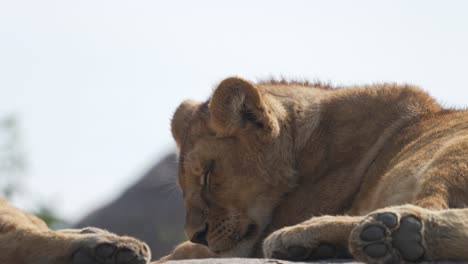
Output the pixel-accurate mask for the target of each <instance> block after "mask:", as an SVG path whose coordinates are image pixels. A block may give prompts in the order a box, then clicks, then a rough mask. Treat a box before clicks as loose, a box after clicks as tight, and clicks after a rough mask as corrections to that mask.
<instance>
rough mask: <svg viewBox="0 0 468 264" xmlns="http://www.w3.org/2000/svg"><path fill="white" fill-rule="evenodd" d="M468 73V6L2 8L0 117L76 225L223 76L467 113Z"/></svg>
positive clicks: (39, 180)
mask: <svg viewBox="0 0 468 264" xmlns="http://www.w3.org/2000/svg"><path fill="white" fill-rule="evenodd" d="M467 64H468V1H463V0H460V1H451V0H448V1H428V0H420V1H414V0H413V1H408V0H400V1H395V0H392V1H375V0H368V1H349V0H343V1H333V0H323V1H305V0H304V1H295V0H288V1H272V0H265V1H247V0H236V1H215V0H214V1H149V0H148V1H139V0H132V1H130V0H128V1H121V0H105V1H104V0H103V1H101V0H97V1H96V0H79V1H70V0H56V1H50V0H41V1H37V0H29V1H21V0H14V1H12V0H0V116H2V115H4V114H7V113H14V114H17V116H18V117H19V118H20V122H21V127H22V137H23V140H24V142H23V143H24V147H25V150H26V152H27V157H28V161H29V168H28V171H27V175H26V177H27V178H26V180H27V181H26V183H27V186H28V188H29V189H32V190H34V192H36V193H37V194H38V196H39V197H41V198H42V199H45V200H50V201H52V202H53V203H54V206H55V208H57V210H59V212H60V213H61V214H62V215H63V216H64V217H66V219H68V220H70V221H75V220H77V219H78V218H79V217H81V216H83V215H84V214H86V213H87V212H89V211H90V210H92V209H93V208H95V207H97V206H99V205H101V204H102V203H104V202H106V201H109V200H110V199H112V198H113V197H115V196H116V195H118V193H119V192H121V191H122V190H123V189H124V188H125V187H126V186H127V185H128V184H130V183H131V182H134V181H136V180H137V179H138V177H139V176H140V175H141V174H142V173H143V172H145V171H146V169H148V167H149V166H150V165H152V164H153V163H154V162H155V161H156V160H157V159H158V158H159V157H161V156H162V155H163V154H165V153H166V152H167V151H168V150H171V149H172V148H173V146H174V144H173V142H172V138H171V135H170V131H169V123H170V118H171V115H172V113H173V111H174V109H175V108H176V107H177V105H178V104H179V103H180V102H181V101H182V100H183V99H185V98H193V99H199V100H204V99H206V98H207V96H208V95H209V93H210V92H211V90H212V89H213V87H214V85H215V84H216V83H217V82H219V81H220V80H221V79H223V78H224V77H226V76H230V75H239V76H242V77H245V78H249V79H251V80H256V79H258V78H266V77H269V76H277V77H278V76H286V77H288V76H289V77H293V78H306V79H321V80H324V81H330V82H332V83H336V84H360V83H372V82H383V81H392V82H406V83H411V84H416V85H419V86H421V87H423V88H424V89H425V90H427V91H429V92H430V93H431V94H432V95H433V96H435V97H436V98H437V99H438V100H439V102H442V103H444V105H446V106H458V107H462V106H466V105H468V102H467V100H466V99H467V98H468V97H467V96H468V78H467V77H468V65H467ZM20 206H26V205H21V204H20ZM26 207H27V206H26Z"/></svg>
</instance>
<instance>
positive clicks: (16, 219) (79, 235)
mask: <svg viewBox="0 0 468 264" xmlns="http://www.w3.org/2000/svg"><path fill="white" fill-rule="evenodd" d="M102 244H114V245H116V247H117V246H119V247H121V248H123V247H127V248H131V249H133V250H135V252H139V254H141V255H145V260H146V262H149V261H150V258H151V254H150V251H149V248H148V246H147V245H146V244H144V243H142V242H140V241H138V240H136V239H134V238H130V237H119V236H116V235H115V234H112V233H109V232H107V231H105V230H101V229H97V228H85V229H80V230H78V229H67V230H60V231H52V230H50V229H49V228H48V227H47V225H46V224H45V223H44V222H43V221H42V220H40V219H39V218H37V217H35V216H34V215H32V214H29V213H26V212H23V211H20V210H18V209H16V208H14V207H12V206H11V205H9V204H8V203H7V202H6V201H4V200H2V199H0V252H1V253H0V263H2V264H72V258H73V254H74V253H76V252H77V250H80V249H85V250H88V249H89V250H90V251H94V250H95V249H96V246H98V245H102ZM75 263H81V262H73V264H75ZM87 263H89V262H87ZM106 263H107V262H106ZM109 263H115V262H109ZM125 263H129V262H125ZM132 263H134V262H132Z"/></svg>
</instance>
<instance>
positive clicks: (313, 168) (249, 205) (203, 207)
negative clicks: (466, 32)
mask: <svg viewBox="0 0 468 264" xmlns="http://www.w3.org/2000/svg"><path fill="white" fill-rule="evenodd" d="M172 133H173V136H174V138H175V140H176V142H177V145H178V147H179V151H180V165H179V174H178V181H179V185H180V187H181V189H182V191H183V193H184V200H185V207H186V210H187V214H186V227H185V231H186V234H187V237H188V238H191V237H192V236H193V235H194V234H195V232H197V231H199V230H201V229H203V227H204V226H205V225H206V224H207V225H208V227H209V228H208V234H207V242H208V247H209V249H210V250H207V249H206V248H205V247H204V246H201V245H194V244H191V243H190V242H187V243H185V244H183V245H181V246H179V247H178V248H177V249H176V250H175V252H174V253H173V254H172V255H170V256H168V257H166V258H165V259H164V260H167V259H180V258H190V257H191V256H192V257H193V256H194V255H197V258H199V257H213V256H231V257H253V256H262V241H263V239H264V238H265V237H266V236H267V235H268V234H270V233H272V232H273V231H274V230H278V229H280V228H283V227H285V226H292V225H296V224H298V223H301V222H303V221H306V220H308V219H310V218H311V217H313V216H321V215H337V216H336V218H334V217H331V216H330V217H331V218H330V217H327V218H326V220H324V221H326V223H331V224H332V226H331V227H330V226H329V225H328V224H327V228H328V229H329V230H335V231H333V232H343V233H342V234H340V235H337V237H342V240H344V241H340V243H343V244H346V243H347V242H348V240H347V239H348V235H349V232H350V230H349V228H340V226H342V225H345V224H344V223H351V222H352V223H353V224H354V223H355V222H356V221H358V220H359V219H360V218H359V217H356V218H340V216H339V215H344V214H347V215H355V216H362V215H365V214H367V213H370V212H372V211H374V210H377V209H379V208H385V207H388V206H393V205H402V204H407V203H410V204H414V205H418V206H420V207H425V208H429V209H432V210H441V209H447V208H463V207H465V206H466V204H467V203H468V191H467V189H466V186H468V165H467V164H468V162H467V161H468V112H467V111H461V110H460V111H456V110H446V109H442V107H441V106H440V105H439V104H438V103H437V102H436V101H435V100H434V99H433V98H432V97H430V96H429V95H428V94H427V93H425V92H424V91H422V90H421V89H419V88H417V87H414V86H410V85H399V84H375V85H366V86H350V87H332V86H329V85H324V84H320V83H316V84H315V83H305V82H288V81H264V82H258V83H252V82H249V81H246V80H243V79H241V78H237V77H233V78H228V79H225V80H224V81H222V82H221V83H220V84H219V85H218V86H217V88H216V89H215V90H214V92H213V95H212V96H211V98H210V99H209V100H208V101H207V102H195V101H185V102H183V103H182V104H181V105H180V106H179V108H178V109H177V110H176V112H175V114H174V117H173V120H172ZM208 162H214V164H215V165H214V169H213V171H212V172H211V175H210V181H211V183H210V186H209V191H208V192H203V193H204V194H203V195H202V189H203V186H202V184H200V183H201V181H200V177H203V175H204V170H205V168H206V166H207V164H208ZM462 211H463V210H462ZM343 217H344V216H343ZM313 219H314V218H312V220H313ZM330 219H332V220H330ZM349 219H352V220H349ZM312 220H311V221H312ZM252 224H253V225H255V226H256V230H255V233H254V234H253V235H252V234H251V235H249V236H247V237H244V235H245V232H246V230H247V228H248V226H249V225H252ZM333 224H334V225H335V228H333ZM467 225H468V224H467ZM319 226H320V225H319ZM292 228H294V227H292ZM298 235H299V233H298ZM269 241H271V240H269ZM268 245H269V244H266V246H268ZM197 248H198V249H197ZM263 250H265V249H263ZM194 251H197V252H198V253H199V254H195V253H193V252H194ZM265 252H267V251H265ZM448 255H450V254H448Z"/></svg>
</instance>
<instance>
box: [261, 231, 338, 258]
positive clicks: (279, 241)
mask: <svg viewBox="0 0 468 264" xmlns="http://www.w3.org/2000/svg"><path fill="white" fill-rule="evenodd" d="M305 233H306V232H305V231H304V230H303V227H300V226H293V227H286V228H283V229H280V230H278V231H276V232H274V233H272V234H271V235H269V236H268V237H267V238H266V239H265V241H264V242H263V252H264V256H265V257H267V258H276V259H286V260H306V259H326V258H333V257H335V256H336V248H335V246H334V245H332V244H329V243H320V242H319V241H316V240H314V239H313V238H307V237H305V236H306V234H305Z"/></svg>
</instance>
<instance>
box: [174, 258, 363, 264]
mask: <svg viewBox="0 0 468 264" xmlns="http://www.w3.org/2000/svg"><path fill="white" fill-rule="evenodd" d="M166 263H168V264H236V263H242V264H310V263H346V264H353V263H356V264H357V263H361V262H353V261H352V260H335V261H319V262H291V261H286V260H277V259H248V258H225V259H189V260H178V261H168V262H166Z"/></svg>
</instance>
